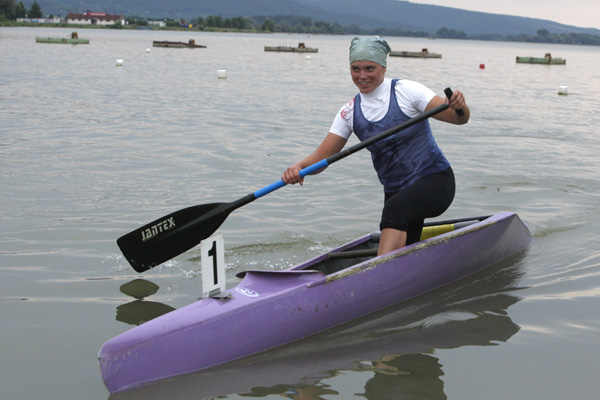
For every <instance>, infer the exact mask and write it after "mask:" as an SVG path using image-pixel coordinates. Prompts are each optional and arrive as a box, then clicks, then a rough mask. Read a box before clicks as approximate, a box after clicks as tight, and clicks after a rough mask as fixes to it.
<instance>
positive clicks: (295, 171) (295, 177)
mask: <svg viewBox="0 0 600 400" xmlns="http://www.w3.org/2000/svg"><path fill="white" fill-rule="evenodd" d="M301 169H302V168H301V167H300V166H299V165H298V164H294V165H292V166H291V167H289V168H288V169H286V170H285V171H284V172H283V174H282V175H281V180H282V181H283V182H284V183H285V184H286V185H295V184H296V183H299V184H300V185H302V184H303V183H304V178H300V170H301Z"/></svg>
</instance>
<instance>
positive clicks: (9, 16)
mask: <svg viewBox="0 0 600 400" xmlns="http://www.w3.org/2000/svg"><path fill="white" fill-rule="evenodd" d="M42 15H43V13H42V7H41V6H40V5H39V4H38V2H37V1H34V2H33V4H32V5H31V7H29V9H27V7H25V5H24V4H23V2H22V1H20V2H19V3H18V4H17V2H16V0H0V21H11V20H16V19H17V18H42Z"/></svg>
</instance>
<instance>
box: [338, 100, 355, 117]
mask: <svg viewBox="0 0 600 400" xmlns="http://www.w3.org/2000/svg"><path fill="white" fill-rule="evenodd" d="M352 111H354V97H353V98H352V100H350V101H349V102H348V103H346V105H345V106H344V107H342V111H341V112H340V115H341V117H342V118H343V119H345V120H346V121H348V119H349V118H350V114H352Z"/></svg>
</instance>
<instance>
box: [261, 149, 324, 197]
mask: <svg viewBox="0 0 600 400" xmlns="http://www.w3.org/2000/svg"><path fill="white" fill-rule="evenodd" d="M328 165H329V164H328V163H327V159H324V160H321V161H319V162H318V163H314V164H313V165H311V166H309V167H306V168H304V169H302V170H300V177H301V178H304V177H305V176H306V175H310V174H312V173H313V172H317V171H318V170H320V169H322V168H325V167H326V166H328ZM283 186H285V182H283V179H280V180H278V181H277V182H275V183H271V184H270V185H269V186H265V187H264V188H262V189H259V190H257V191H256V192H254V198H255V199H258V198H259V197H262V196H264V195H266V194H269V193H271V192H273V191H275V190H277V189H279V188H281V187H283Z"/></svg>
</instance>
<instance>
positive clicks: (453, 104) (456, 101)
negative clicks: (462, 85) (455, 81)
mask: <svg viewBox="0 0 600 400" xmlns="http://www.w3.org/2000/svg"><path fill="white" fill-rule="evenodd" d="M445 102H446V100H445V99H443V98H442V97H440V96H435V97H434V98H433V99H431V101H430V102H429V104H427V108H426V109H425V111H428V110H430V109H432V108H434V107H437V106H440V105H442V104H444V103H445ZM448 105H449V106H450V108H449V109H448V110H446V111H442V112H441V113H439V114H436V115H434V116H433V118H435V119H437V120H440V121H444V122H449V123H451V124H456V125H463V124H466V123H467V122H469V118H470V117H471V111H470V110H469V106H468V105H467V103H466V101H465V97H464V96H463V94H462V92H460V91H458V90H455V91H454V93H453V94H452V98H451V99H450V101H449V102H448ZM461 108H462V110H463V111H464V114H463V115H462V116H459V115H458V114H457V113H456V110H458V109H461Z"/></svg>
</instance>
